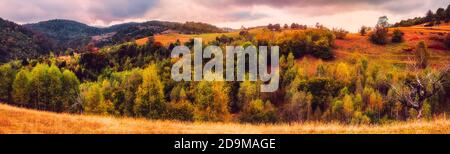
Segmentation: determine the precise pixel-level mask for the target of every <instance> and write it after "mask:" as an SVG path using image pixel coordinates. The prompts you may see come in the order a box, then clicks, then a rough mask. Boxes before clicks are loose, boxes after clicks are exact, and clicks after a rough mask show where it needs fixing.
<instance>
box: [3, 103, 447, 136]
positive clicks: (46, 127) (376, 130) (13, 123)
mask: <svg viewBox="0 0 450 154" xmlns="http://www.w3.org/2000/svg"><path fill="white" fill-rule="evenodd" d="M0 133H1V134H129V133H132V134H199V133H207V134H361V133H362V134H392V133H395V134H399V133H400V134H442V133H444V134H450V120H448V119H446V118H445V117H440V118H436V119H433V120H429V121H427V120H422V121H409V122H395V123H390V124H384V125H346V124H339V123H321V122H308V123H294V124H276V125H269V124H266V125H264V124H261V125H251V124H237V123H205V122H203V123H199V122H194V123H189V122H178V121H157V120H146V119H134V118H116V117H103V116H89V115H71V114H58V113H51V112H43V111H35V110H28V109H23V108H17V107H12V106H8V105H4V104H0Z"/></svg>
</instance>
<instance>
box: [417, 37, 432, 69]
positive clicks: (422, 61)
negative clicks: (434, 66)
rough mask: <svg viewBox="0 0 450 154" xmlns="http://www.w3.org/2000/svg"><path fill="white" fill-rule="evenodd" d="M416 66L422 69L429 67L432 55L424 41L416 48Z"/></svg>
mask: <svg viewBox="0 0 450 154" xmlns="http://www.w3.org/2000/svg"><path fill="white" fill-rule="evenodd" d="M415 56H416V64H417V66H418V67H420V68H426V67H427V66H428V59H429V57H430V53H428V47H427V44H425V42H424V41H420V42H419V43H418V44H417V47H416V53H415Z"/></svg>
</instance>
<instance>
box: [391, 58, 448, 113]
mask: <svg viewBox="0 0 450 154" xmlns="http://www.w3.org/2000/svg"><path fill="white" fill-rule="evenodd" d="M413 68H414V70H412V74H413V75H412V78H411V79H409V80H408V79H407V80H406V81H404V82H403V83H389V84H390V86H391V88H392V90H393V92H394V93H395V95H396V99H397V101H399V102H400V103H401V104H402V106H403V110H404V112H405V117H408V110H409V109H410V108H413V109H415V110H416V111H417V112H418V115H417V118H418V119H420V118H421V117H422V111H423V104H424V102H425V101H426V100H427V99H428V98H431V97H433V96H434V95H436V94H437V93H438V92H439V91H441V90H443V85H446V84H449V81H447V80H446V79H445V77H446V76H447V75H448V74H449V73H450V67H449V66H446V67H444V69H442V70H441V71H439V72H437V73H433V72H431V71H425V70H422V69H418V67H416V66H414V67H413Z"/></svg>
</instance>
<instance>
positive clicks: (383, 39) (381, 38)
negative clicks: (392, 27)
mask: <svg viewBox="0 0 450 154" xmlns="http://www.w3.org/2000/svg"><path fill="white" fill-rule="evenodd" d="M388 31H389V30H388V29H387V28H385V27H381V26H377V27H375V29H374V31H373V32H372V33H371V34H370V37H369V38H370V41H371V42H372V43H374V44H379V45H384V44H386V43H387V35H388Z"/></svg>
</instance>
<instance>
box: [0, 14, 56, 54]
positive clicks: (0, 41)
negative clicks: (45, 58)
mask: <svg viewBox="0 0 450 154" xmlns="http://www.w3.org/2000/svg"><path fill="white" fill-rule="evenodd" d="M53 49H57V48H56V44H55V42H54V41H53V40H51V39H48V38H47V37H45V36H44V35H43V34H41V33H37V32H33V31H30V30H28V29H26V28H24V27H22V26H20V25H18V24H15V23H13V22H10V21H7V20H3V19H2V18H0V63H4V62H8V61H10V60H13V59H27V58H37V57H38V56H40V55H43V54H48V53H49V52H50V51H51V50H53Z"/></svg>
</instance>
